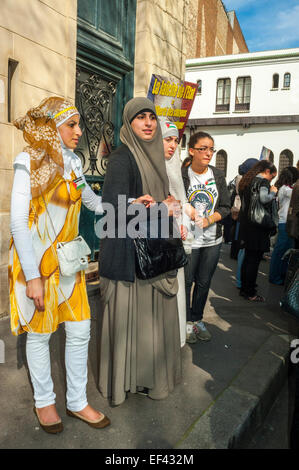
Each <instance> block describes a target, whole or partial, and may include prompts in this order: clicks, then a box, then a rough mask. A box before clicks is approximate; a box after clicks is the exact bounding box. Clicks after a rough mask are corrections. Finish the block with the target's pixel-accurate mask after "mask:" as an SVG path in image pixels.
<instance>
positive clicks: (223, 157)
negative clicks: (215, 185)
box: [216, 149, 227, 176]
mask: <svg viewBox="0 0 299 470" xmlns="http://www.w3.org/2000/svg"><path fill="white" fill-rule="evenodd" d="M216 168H219V170H222V171H223V173H224V176H226V173H227V153H226V151H225V150H223V149H222V150H219V152H217V154H216Z"/></svg>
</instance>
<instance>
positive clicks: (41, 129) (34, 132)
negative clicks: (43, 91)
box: [13, 96, 79, 197]
mask: <svg viewBox="0 0 299 470" xmlns="http://www.w3.org/2000/svg"><path fill="white" fill-rule="evenodd" d="M74 114H79V111H78V110H77V108H76V107H75V106H74V105H73V104H72V103H71V102H70V101H68V100H66V99H64V98H60V97H58V96H53V97H51V98H46V99H44V100H43V101H42V102H41V103H40V105H39V106H37V107H36V108H31V109H29V111H28V112H27V113H26V115H25V116H24V117H22V118H19V119H16V120H15V121H14V123H13V124H14V125H15V126H16V127H17V128H18V129H20V130H22V131H23V137H24V140H25V142H27V144H28V146H27V147H25V148H24V152H27V153H29V155H30V183H31V194H32V197H37V196H40V195H41V194H42V192H45V191H46V190H47V188H48V187H49V186H50V185H51V183H52V182H53V181H54V179H55V177H56V176H57V175H58V174H60V175H63V172H64V165H63V156H62V150H61V143H60V139H59V135H58V131H57V128H58V127H59V126H60V125H61V124H63V122H65V121H66V120H67V119H69V118H70V117H71V116H73V115H74Z"/></svg>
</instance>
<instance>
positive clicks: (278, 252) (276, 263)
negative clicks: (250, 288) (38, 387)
mask: <svg viewBox="0 0 299 470" xmlns="http://www.w3.org/2000/svg"><path fill="white" fill-rule="evenodd" d="M298 176H299V172H298V170H297V168H295V167H292V166H289V167H286V168H284V169H283V170H282V172H281V174H280V175H279V178H278V180H277V181H276V183H275V186H276V188H277V189H278V195H277V199H278V216H279V224H278V236H277V240H276V243H275V246H274V250H273V253H272V256H271V262H270V270H269V281H270V282H271V283H272V284H277V285H282V284H283V283H284V280H285V276H286V273H287V268H288V262H287V260H286V259H284V260H283V259H282V257H283V255H284V253H285V252H286V251H287V250H289V249H290V248H293V246H294V241H293V239H292V238H290V237H289V236H288V233H287V231H286V221H287V215H288V210H289V205H290V201H291V196H292V191H293V185H294V184H295V183H296V181H297V179H298Z"/></svg>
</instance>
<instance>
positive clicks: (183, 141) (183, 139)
mask: <svg viewBox="0 0 299 470" xmlns="http://www.w3.org/2000/svg"><path fill="white" fill-rule="evenodd" d="M185 148H186V134H183V137H182V149H185Z"/></svg>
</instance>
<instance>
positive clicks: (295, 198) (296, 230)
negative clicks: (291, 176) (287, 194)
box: [286, 179, 299, 249]
mask: <svg viewBox="0 0 299 470" xmlns="http://www.w3.org/2000/svg"><path fill="white" fill-rule="evenodd" d="M286 231H287V234H288V235H289V237H291V238H292V239H293V240H294V247H295V248H296V249H299V179H298V180H297V182H296V183H295V184H294V186H293V192H292V197H291V201H290V205H289V210H288V216H287V224H286Z"/></svg>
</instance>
